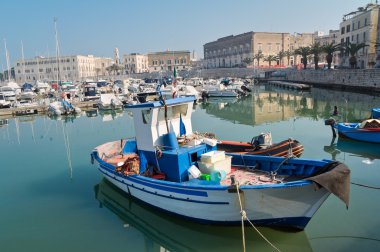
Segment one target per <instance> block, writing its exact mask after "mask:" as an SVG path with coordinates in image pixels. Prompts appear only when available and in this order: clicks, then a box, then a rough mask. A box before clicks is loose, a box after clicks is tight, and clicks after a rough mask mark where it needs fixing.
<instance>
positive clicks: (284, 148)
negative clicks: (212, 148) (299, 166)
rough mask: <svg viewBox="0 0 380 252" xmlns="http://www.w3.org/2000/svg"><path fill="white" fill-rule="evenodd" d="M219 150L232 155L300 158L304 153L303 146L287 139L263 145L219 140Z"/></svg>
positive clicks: (253, 142)
mask: <svg viewBox="0 0 380 252" xmlns="http://www.w3.org/2000/svg"><path fill="white" fill-rule="evenodd" d="M217 148H218V150H223V151H225V152H230V153H241V154H250V155H264V156H276V157H288V156H296V157H300V156H301V155H302V153H303V145H302V144H301V143H300V142H298V141H297V140H294V139H291V138H289V139H287V140H284V141H282V142H279V143H275V144H270V145H263V144H256V143H255V141H252V142H251V143H249V142H237V141H225V140H219V141H218V145H217Z"/></svg>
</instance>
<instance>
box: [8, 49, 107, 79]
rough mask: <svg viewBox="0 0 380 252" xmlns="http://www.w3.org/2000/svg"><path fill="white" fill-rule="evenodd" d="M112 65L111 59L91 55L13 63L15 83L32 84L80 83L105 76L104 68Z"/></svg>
mask: <svg viewBox="0 0 380 252" xmlns="http://www.w3.org/2000/svg"><path fill="white" fill-rule="evenodd" d="M112 64H113V60H112V59H111V58H100V57H94V56H93V55H87V56H82V55H75V56H62V57H59V61H58V63H57V58H56V57H49V58H45V57H42V56H38V57H35V58H33V59H26V60H17V61H16V62H15V79H16V82H18V83H22V82H24V81H26V82H33V81H37V80H42V81H52V80H57V79H59V80H62V81H65V80H67V81H69V80H71V81H72V80H76V81H82V80H85V79H86V78H93V77H95V76H99V75H103V76H104V75H106V73H107V71H106V68H107V67H108V66H110V65H112Z"/></svg>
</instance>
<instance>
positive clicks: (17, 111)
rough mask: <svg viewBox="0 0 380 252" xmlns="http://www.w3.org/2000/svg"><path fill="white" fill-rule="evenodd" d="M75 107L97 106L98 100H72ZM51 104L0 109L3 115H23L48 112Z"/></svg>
mask: <svg viewBox="0 0 380 252" xmlns="http://www.w3.org/2000/svg"><path fill="white" fill-rule="evenodd" d="M72 104H73V105H74V106H75V107H78V108H80V109H82V110H83V109H84V110H86V109H90V108H94V106H96V101H80V102H72ZM48 106H49V105H38V106H30V107H12V108H3V109H0V117H1V116H22V115H31V114H46V113H47V110H48Z"/></svg>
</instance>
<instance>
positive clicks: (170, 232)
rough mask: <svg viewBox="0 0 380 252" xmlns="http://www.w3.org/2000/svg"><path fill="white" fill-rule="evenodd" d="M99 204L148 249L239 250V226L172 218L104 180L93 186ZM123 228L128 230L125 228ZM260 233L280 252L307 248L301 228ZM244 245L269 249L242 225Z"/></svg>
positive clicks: (309, 248)
mask: <svg viewBox="0 0 380 252" xmlns="http://www.w3.org/2000/svg"><path fill="white" fill-rule="evenodd" d="M94 189H95V197H96V199H97V200H98V201H99V203H100V207H103V206H104V207H106V208H107V209H109V210H111V211H112V212H113V213H115V214H116V215H117V216H118V217H119V218H120V219H121V220H122V225H125V226H129V227H130V228H134V229H137V230H138V231H140V232H141V233H142V234H143V235H144V236H145V237H146V238H147V239H145V240H151V241H153V242H154V243H155V246H150V248H152V249H151V250H147V251H163V250H162V248H164V249H167V250H169V251H241V250H242V235H241V227H236V226H209V225H202V224H198V223H193V222H190V221H186V220H183V219H180V218H177V217H173V216H171V215H168V214H166V213H163V212H161V211H157V210H156V209H154V208H151V207H148V206H146V205H143V204H142V203H140V202H138V201H136V200H135V199H132V198H131V197H129V196H128V195H127V194H125V193H124V192H123V191H121V190H119V189H118V188H116V187H115V186H113V185H112V184H110V183H109V182H107V181H106V180H105V179H103V180H102V181H101V182H100V183H99V184H98V185H96V186H95V188H94ZM126 230H129V228H128V229H126ZM259 230H260V232H261V233H262V234H263V235H264V236H265V237H266V238H267V239H268V240H269V241H271V242H272V243H273V244H274V245H275V246H276V247H278V248H279V249H280V250H282V251H311V250H312V249H311V247H310V244H309V241H308V238H307V236H306V233H305V232H304V231H300V232H290V231H289V230H286V231H285V230H276V229H270V228H259ZM245 237H246V248H247V250H251V249H255V250H256V251H273V248H272V247H271V246H270V245H269V244H268V243H267V242H265V241H264V240H263V239H262V238H261V237H260V236H259V234H258V233H256V232H255V231H254V230H253V228H251V227H245Z"/></svg>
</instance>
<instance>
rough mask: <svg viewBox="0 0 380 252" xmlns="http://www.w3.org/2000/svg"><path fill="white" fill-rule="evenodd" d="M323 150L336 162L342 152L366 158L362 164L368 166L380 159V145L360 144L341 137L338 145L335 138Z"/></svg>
mask: <svg viewBox="0 0 380 252" xmlns="http://www.w3.org/2000/svg"><path fill="white" fill-rule="evenodd" d="M323 150H324V151H325V152H327V153H330V154H331V157H332V159H333V160H336V157H337V156H338V155H340V154H341V153H342V152H344V153H349V154H351V155H352V156H357V157H361V158H364V160H363V161H362V162H363V163H367V164H370V163H372V160H375V159H380V148H379V144H375V143H367V142H359V141H355V140H351V139H348V138H343V137H339V138H338V140H337V142H336V143H335V138H332V140H331V143H330V145H326V146H324V147H323Z"/></svg>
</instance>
